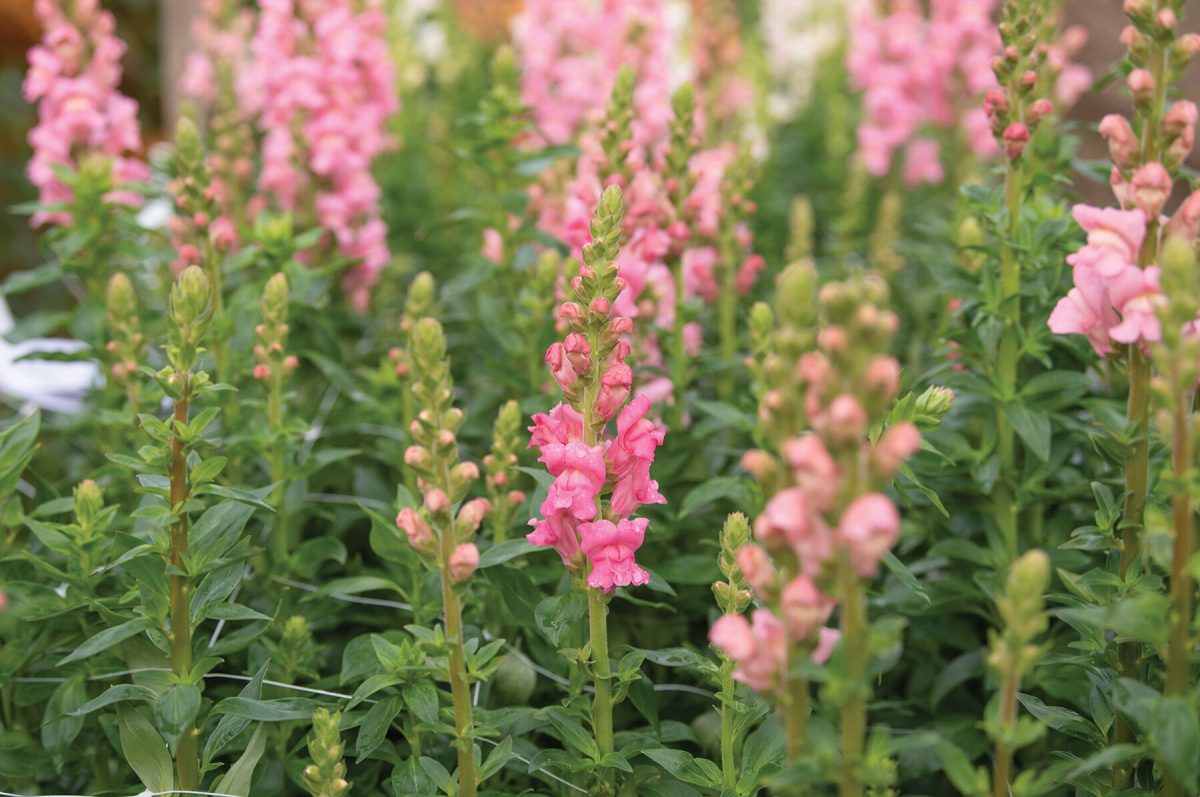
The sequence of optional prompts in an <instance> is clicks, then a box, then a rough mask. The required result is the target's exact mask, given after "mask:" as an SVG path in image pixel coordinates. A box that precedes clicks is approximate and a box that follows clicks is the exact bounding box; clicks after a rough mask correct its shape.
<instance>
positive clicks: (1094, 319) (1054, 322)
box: [1048, 265, 1120, 357]
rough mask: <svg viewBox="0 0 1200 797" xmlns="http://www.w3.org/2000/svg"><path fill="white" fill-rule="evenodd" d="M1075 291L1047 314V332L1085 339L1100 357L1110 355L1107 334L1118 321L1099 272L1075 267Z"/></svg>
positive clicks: (1087, 267) (1110, 349)
mask: <svg viewBox="0 0 1200 797" xmlns="http://www.w3.org/2000/svg"><path fill="white" fill-rule="evenodd" d="M1074 275H1075V287H1074V288H1072V289H1071V290H1070V291H1069V292H1068V293H1067V295H1066V296H1065V297H1063V298H1062V299H1059V300H1058V304H1057V305H1055V307H1054V311H1053V312H1052V313H1051V314H1050V320H1049V322H1048V326H1049V327H1050V331H1051V332H1054V333H1056V334H1059V335H1086V336H1087V338H1088V340H1089V341H1090V342H1091V344H1092V348H1093V349H1095V350H1096V353H1097V354H1099V355H1100V356H1101V357H1104V356H1106V355H1108V354H1109V352H1111V351H1112V343H1111V340H1110V338H1109V334H1108V331H1109V329H1111V328H1112V327H1113V326H1115V325H1116V324H1117V323H1118V322H1119V321H1120V318H1119V317H1118V316H1117V312H1116V310H1114V309H1113V307H1112V303H1111V302H1110V301H1109V298H1108V289H1107V287H1106V286H1105V284H1104V278H1103V277H1102V276H1100V272H1099V271H1098V270H1097V269H1096V268H1094V267H1092V266H1083V265H1080V266H1076V267H1075V271H1074Z"/></svg>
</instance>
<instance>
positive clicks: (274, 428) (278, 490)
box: [267, 367, 292, 568]
mask: <svg viewBox="0 0 1200 797" xmlns="http://www.w3.org/2000/svg"><path fill="white" fill-rule="evenodd" d="M274 371H275V373H274V375H273V376H272V377H271V390H270V392H269V394H268V396H267V426H268V427H269V429H270V433H271V446H270V467H271V481H272V483H274V484H275V485H276V486H275V489H274V490H273V491H272V492H271V506H273V507H274V508H275V518H274V524H273V527H272V530H271V558H272V559H274V560H275V566H276V567H278V568H282V567H283V566H284V564H285V563H286V562H287V560H288V556H289V555H290V553H291V548H292V546H291V540H289V539H288V523H287V512H286V506H285V505H284V504H285V501H284V498H285V496H286V493H287V489H286V488H287V484H286V472H285V451H284V448H285V441H284V439H283V397H282V394H283V374H282V373H280V368H279V367H276V368H275V369H274Z"/></svg>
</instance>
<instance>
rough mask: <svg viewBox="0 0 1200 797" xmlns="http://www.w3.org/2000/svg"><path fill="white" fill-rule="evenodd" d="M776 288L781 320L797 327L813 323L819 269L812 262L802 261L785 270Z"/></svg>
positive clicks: (776, 304) (777, 305) (776, 301)
mask: <svg viewBox="0 0 1200 797" xmlns="http://www.w3.org/2000/svg"><path fill="white" fill-rule="evenodd" d="M775 287H776V300H775V307H776V310H777V311H778V313H779V317H780V318H783V319H785V320H787V321H788V322H790V323H792V324H796V325H802V324H807V323H809V322H810V321H812V319H813V318H814V317H815V315H816V301H815V300H816V295H817V267H816V266H815V265H813V263H812V261H811V260H800V261H797V262H795V263H792V264H791V265H790V266H788V267H787V268H785V269H784V270H783V271H782V272H781V273H780V275H779V278H778V280H777V281H776V286H775Z"/></svg>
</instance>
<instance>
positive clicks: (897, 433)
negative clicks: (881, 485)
mask: <svg viewBox="0 0 1200 797" xmlns="http://www.w3.org/2000/svg"><path fill="white" fill-rule="evenodd" d="M920 448H921V433H920V432H919V431H917V427H916V426H915V425H914V424H913V423H911V422H909V421H901V422H900V423H897V424H894V425H893V426H892V427H891V428H889V429H888V430H887V431H886V432H884V433H883V435H882V436H880V438H879V441H878V442H876V443H875V447H874V448H873V449H872V450H871V460H872V462H873V463H874V465H875V468H876V470H878V471H879V473H880V474H882V475H883V476H887V477H890V476H891V475H892V474H893V473H895V472H896V469H897V468H899V467H900V465H901V464H902V463H903V462H904V460H906V459H908V458H909V457H911V456H912V455H913V454H915V453H917V451H919V450H920Z"/></svg>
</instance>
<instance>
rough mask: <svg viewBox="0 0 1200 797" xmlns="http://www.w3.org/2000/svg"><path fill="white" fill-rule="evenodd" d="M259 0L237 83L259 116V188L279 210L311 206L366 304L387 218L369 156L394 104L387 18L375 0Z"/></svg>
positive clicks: (349, 285) (383, 141) (383, 254)
mask: <svg viewBox="0 0 1200 797" xmlns="http://www.w3.org/2000/svg"><path fill="white" fill-rule="evenodd" d="M356 7H357V4H355V3H353V2H351V0H302V1H301V2H299V3H296V2H293V0H263V2H262V3H261V8H262V11H261V14H260V16H259V20H258V28H257V30H256V32H255V35H254V40H253V42H252V44H251V52H252V54H253V63H252V69H251V70H250V73H249V75H248V79H247V80H246V81H245V82H244V83H243V85H242V86H241V88H240V91H241V94H242V98H243V102H244V103H246V105H247V107H249V108H252V109H254V110H255V111H256V112H257V113H258V114H259V115H260V116H259V125H260V127H261V129H262V130H263V132H264V134H265V138H264V140H263V148H262V156H263V166H262V173H261V175H260V176H259V188H260V190H261V191H262V192H263V193H264V194H265V195H266V197H269V198H270V199H273V200H274V201H275V202H276V203H277V204H278V205H279V207H281V208H282V209H284V210H292V211H295V210H308V208H302V207H301V203H302V201H304V200H306V199H307V197H308V195H309V189H310V188H311V190H313V191H315V201H314V207H313V208H312V210H314V211H315V214H316V220H317V221H318V222H319V223H320V225H321V226H322V227H324V228H325V229H327V230H328V231H330V233H331V234H332V235H333V238H334V240H335V241H336V244H337V247H338V249H339V250H340V252H341V254H342V255H344V256H345V257H347V258H349V259H351V260H353V261H355V262H356V265H355V266H354V267H353V268H352V269H351V270H350V271H349V272H348V273H347V275H346V277H345V280H344V287H345V289H346V292H347V293H348V294H349V296H350V297H351V300H352V301H353V303H354V304H355V305H356V306H357V307H359V308H360V309H363V308H365V307H366V306H367V304H368V303H369V301H370V288H371V286H372V285H373V284H374V283H375V280H376V279H377V277H378V274H379V272H380V271H381V270H382V269H383V267H384V265H386V263H387V261H388V257H389V255H388V248H387V226H386V225H385V224H384V222H383V220H382V219H381V218H380V216H379V186H378V185H377V184H376V182H375V179H374V178H373V177H372V175H371V170H370V167H371V161H372V160H373V159H374V158H375V157H376V156H377V155H379V154H380V153H381V152H382V151H383V150H384V149H385V148H386V147H387V146H388V144H389V139H388V135H387V130H386V124H387V119H388V117H389V116H390V115H391V114H392V113H393V112H394V111H395V110H396V107H397V100H396V94H395V91H394V89H393V82H394V81H393V67H392V62H391V57H390V53H389V50H388V45H387V40H386V29H387V20H386V18H385V16H384V14H383V10H382V8H381V6H380V4H379V3H378V2H369V3H367V4H366V5H365V8H363V9H362V10H355V9H356Z"/></svg>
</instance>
